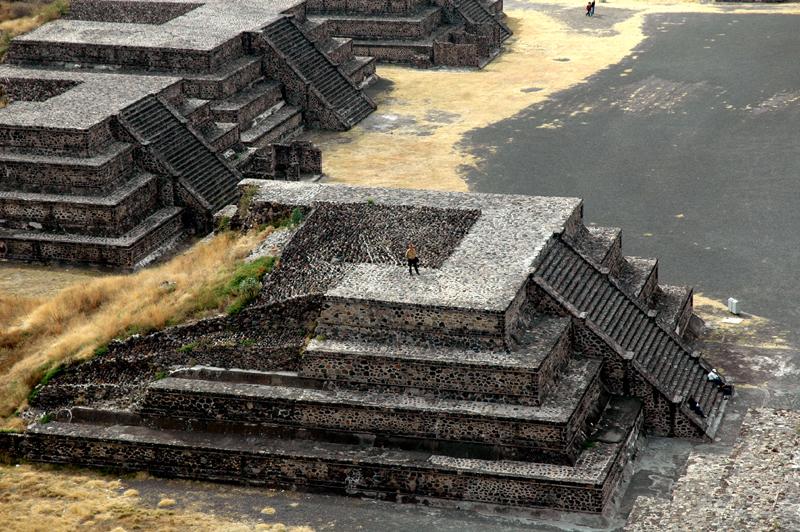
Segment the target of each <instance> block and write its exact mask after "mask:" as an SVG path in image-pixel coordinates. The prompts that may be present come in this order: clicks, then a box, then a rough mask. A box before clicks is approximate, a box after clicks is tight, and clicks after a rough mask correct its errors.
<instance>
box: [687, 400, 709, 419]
mask: <svg viewBox="0 0 800 532" xmlns="http://www.w3.org/2000/svg"><path fill="white" fill-rule="evenodd" d="M689 408H691V409H692V411H693V412H694V413H695V414H697V415H698V416H700V417H706V414H705V412H703V407H702V406H700V403H698V402H697V399H695V398H694V397H690V398H689Z"/></svg>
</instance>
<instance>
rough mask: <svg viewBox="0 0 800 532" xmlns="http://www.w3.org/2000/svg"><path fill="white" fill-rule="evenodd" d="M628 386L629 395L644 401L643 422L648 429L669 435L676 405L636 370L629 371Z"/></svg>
mask: <svg viewBox="0 0 800 532" xmlns="http://www.w3.org/2000/svg"><path fill="white" fill-rule="evenodd" d="M630 387H631V390H630V395H633V396H635V397H638V398H639V399H641V400H642V401H643V402H644V415H645V420H644V422H645V424H646V425H647V428H648V431H649V432H651V433H652V434H655V435H657V436H671V435H672V433H673V430H672V426H673V419H674V416H675V410H676V405H674V404H672V402H670V401H669V399H667V398H666V397H664V395H663V394H662V393H660V392H659V391H658V390H656V389H655V388H654V387H653V386H652V385H651V384H650V383H649V382H647V381H646V380H645V379H644V378H642V377H641V376H640V375H639V374H638V373H636V372H631V375H630Z"/></svg>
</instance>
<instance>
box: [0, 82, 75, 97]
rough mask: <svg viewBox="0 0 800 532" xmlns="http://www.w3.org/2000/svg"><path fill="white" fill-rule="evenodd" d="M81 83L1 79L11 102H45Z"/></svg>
mask: <svg viewBox="0 0 800 532" xmlns="http://www.w3.org/2000/svg"><path fill="white" fill-rule="evenodd" d="M80 83H81V82H80V81H75V80H69V79H31V78H0V86H2V89H3V94H4V95H5V96H6V97H7V98H8V99H9V101H11V102H14V101H24V102H43V101H45V100H49V99H50V98H52V97H54V96H58V95H59V94H63V93H65V92H67V91H68V90H70V89H71V88H73V87H75V86H77V85H80Z"/></svg>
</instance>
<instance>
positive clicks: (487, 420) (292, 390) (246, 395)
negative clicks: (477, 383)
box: [139, 360, 601, 463]
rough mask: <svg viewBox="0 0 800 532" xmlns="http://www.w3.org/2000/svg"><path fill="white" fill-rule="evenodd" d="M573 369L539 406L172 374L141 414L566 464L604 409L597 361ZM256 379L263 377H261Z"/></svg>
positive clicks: (153, 389)
mask: <svg viewBox="0 0 800 532" xmlns="http://www.w3.org/2000/svg"><path fill="white" fill-rule="evenodd" d="M241 373H245V372H241ZM569 375H570V377H569V378H566V377H565V379H564V381H563V382H562V383H561V385H560V388H559V390H558V392H559V396H558V397H553V398H552V399H550V400H548V401H546V402H545V403H544V404H542V405H541V406H538V407H526V406H519V405H502V404H492V403H483V402H476V401H461V400H451V399H439V398H427V397H412V396H407V395H396V394H391V393H385V392H361V391H352V390H341V389H339V390H328V389H319V387H318V386H317V387H313V388H311V387H299V386H300V384H304V383H303V382H300V383H292V382H291V381H288V382H284V383H279V384H261V383H260V384H252V383H243V382H241V380H242V379H241V376H240V377H239V378H237V379H236V380H237V382H224V381H220V380H218V379H215V380H204V379H196V378H191V379H187V378H173V377H172V376H170V377H169V378H166V379H162V380H160V381H157V382H154V383H152V384H151V385H150V387H149V388H148V390H147V394H146V396H145V399H144V401H143V402H142V404H141V407H140V410H139V412H140V413H141V414H142V415H143V416H145V417H148V418H169V419H173V420H174V419H178V418H180V419H184V420H200V421H203V422H211V421H221V420H225V421H226V422H229V423H243V424H247V425H265V426H272V425H279V426H292V427H297V428H301V429H308V430H322V431H334V432H335V431H341V432H345V433H359V434H371V435H375V436H378V437H381V438H383V439H390V438H393V437H398V438H406V439H412V440H432V441H449V442H458V443H465V444H470V445H476V446H487V447H491V448H494V449H495V450H497V452H499V453H500V455H501V456H504V457H513V458H515V459H531V460H532V459H535V460H537V461H548V462H556V463H567V462H569V461H574V459H575V458H576V456H577V455H578V454H579V450H580V447H581V444H582V440H581V438H582V434H583V432H582V429H583V428H584V426H585V424H586V422H587V419H588V418H589V417H590V416H591V414H592V412H593V411H598V406H597V405H598V402H599V400H600V392H601V386H600V382H599V362H598V361H595V360H576V361H575V362H574V363H572V364H571V367H570V371H569ZM257 377H258V378H259V379H261V380H262V382H263V375H257ZM282 378H283V380H284V381H287V380H288V379H287V378H286V377H285V376H282Z"/></svg>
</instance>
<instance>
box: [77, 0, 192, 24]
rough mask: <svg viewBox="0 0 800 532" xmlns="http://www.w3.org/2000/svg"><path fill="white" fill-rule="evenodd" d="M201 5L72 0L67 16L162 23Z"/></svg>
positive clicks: (135, 22) (105, 20)
mask: <svg viewBox="0 0 800 532" xmlns="http://www.w3.org/2000/svg"><path fill="white" fill-rule="evenodd" d="M201 5H203V4H202V3H197V4H191V3H179V2H124V1H120V0H115V1H113V2H108V1H93V0H72V1H71V2H70V6H69V14H68V16H67V18H70V19H76V20H95V21H99V22H124V23H132V24H164V23H165V22H168V21H170V20H172V19H174V18H176V17H179V16H181V15H185V14H186V13H188V12H189V11H191V10H192V9H195V8H197V7H199V6H201Z"/></svg>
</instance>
